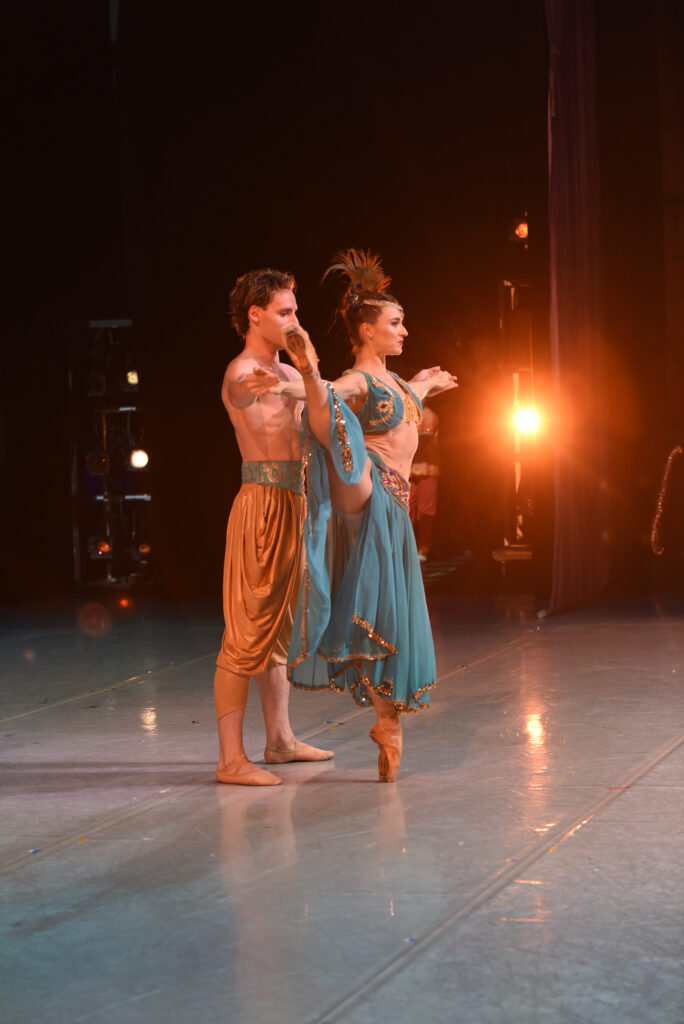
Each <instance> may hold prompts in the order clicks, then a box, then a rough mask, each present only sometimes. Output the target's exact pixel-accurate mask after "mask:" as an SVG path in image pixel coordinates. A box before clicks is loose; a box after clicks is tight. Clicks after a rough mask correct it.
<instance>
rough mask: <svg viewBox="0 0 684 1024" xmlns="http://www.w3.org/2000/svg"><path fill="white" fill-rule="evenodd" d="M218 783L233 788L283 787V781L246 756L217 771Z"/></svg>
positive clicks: (237, 758)
mask: <svg viewBox="0 0 684 1024" xmlns="http://www.w3.org/2000/svg"><path fill="white" fill-rule="evenodd" d="M216 781H217V782H225V783H227V784H228V785H231V786H282V784H283V780H282V779H279V778H278V776H277V775H273V773H272V772H267V771H266V770H265V769H264V768H258V767H257V765H255V764H252V762H251V761H248V760H247V758H246V757H244V755H243V756H242V757H236V758H235V760H234V761H231V762H230V764H227V765H226V766H225V768H217V769H216Z"/></svg>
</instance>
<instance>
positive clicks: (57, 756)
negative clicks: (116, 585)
mask: <svg viewBox="0 0 684 1024" xmlns="http://www.w3.org/2000/svg"><path fill="white" fill-rule="evenodd" d="M430 604H431V611H432V616H433V623H434V632H435V641H436V646H437V653H438V666H439V673H440V684H439V686H438V688H437V690H436V691H435V692H434V699H433V708H432V710H431V711H430V712H427V713H425V714H421V715H413V716H408V717H407V718H406V719H404V721H405V735H406V754H405V757H404V761H403V764H402V768H401V771H400V774H399V779H398V781H397V783H396V784H395V785H380V784H378V783H377V782H376V781H375V780H376V756H377V751H376V747H375V746H374V744H372V743H371V741H370V739H369V737H368V730H369V728H370V726H371V724H372V718H371V713H370V712H368V711H364V710H360V709H358V708H357V707H356V706H355V705H354V704H353V703H352V702H351V700H350V699H349V698H348V697H347V696H344V697H343V696H339V695H336V694H333V693H327V692H326V693H322V694H311V695H309V694H306V693H302V692H300V691H294V692H293V694H292V701H291V711H292V719H293V722H294V724H295V727H296V730H297V732H298V734H299V736H300V737H301V738H303V739H308V740H314V741H317V742H319V743H320V744H321V745H323V746H326V747H331V748H334V750H335V759H334V761H332V762H330V763H327V764H319V765H283V766H282V767H279V768H276V769H275V771H277V772H278V774H279V775H281V777H282V779H283V781H284V783H285V784H284V785H283V786H280V787H277V788H275V789H267V790H254V789H248V788H239V787H228V786H220V785H217V784H216V783H215V782H214V780H213V771H214V765H215V759H216V739H215V722H214V714H213V705H212V679H213V660H214V655H215V650H216V647H217V644H218V642H219V639H220V632H221V624H220V621H219V619H218V617H217V613H218V611H219V610H218V609H217V608H210V607H207V606H206V605H205V606H195V607H192V608H186V609H179V608H172V607H164V606H161V605H157V606H153V605H147V606H145V607H138V608H129V609H128V610H126V611H125V612H124V611H121V612H119V613H117V614H113V615H111V616H110V617H109V616H107V615H106V614H104V615H103V614H102V613H101V612H98V610H97V609H93V608H90V609H86V611H85V613H83V614H82V615H81V623H80V624H78V623H77V618H76V614H75V609H74V608H70V607H61V608H57V609H55V608H42V609H41V608H37V609H14V610H9V611H8V610H6V611H5V612H4V613H3V615H2V623H3V625H2V629H1V631H0V639H1V647H0V652H1V662H0V667H1V668H2V676H3V689H2V716H1V717H2V729H1V732H0V735H1V736H2V754H1V763H0V770H1V772H2V786H3V798H2V799H3V808H2V837H1V846H0V852H1V865H2V872H1V876H0V877H1V879H2V892H3V896H2V906H3V915H2V916H3V924H2V932H3V940H2V972H3V975H4V978H3V984H2V988H3V995H2V1010H1V1011H0V1016H1V1017H2V1021H3V1024H43V1022H45V1024H79V1022H92V1024H157V1022H165V1024H169V1022H172V1024H176V1022H178V1024H195V1022H202V1024H214V1022H222V1024H223V1022H227V1024H314V1022H316V1024H322V1022H332V1021H344V1022H348V1024H377V1022H386V1021H387V1022H390V1021H391V1022H407V1024H408V1022H411V1024H413V1022H414V1021H419V1022H420V1024H432V1022H435V1024H445V1022H453V1024H535V1022H540V1024H541V1022H543V1024H551V1022H553V1024H556V1022H557V1024H627V1022H634V1024H679V1022H682V1021H684V983H683V971H682V951H683V945H684V943H683V941H682V939H683V934H684V926H683V924H682V922H683V920H684V915H683V911H684V897H683V895H682V892H683V889H682V868H681V865H682V860H683V859H684V858H683V856H682V849H683V847H682V833H683V831H684V830H683V828H682V825H683V816H684V799H683V796H684V792H683V790H684V778H683V774H684V773H683V771H682V768H683V764H682V762H683V759H684V747H683V746H682V745H681V743H682V739H683V738H684V731H683V730H684V724H683V721H682V707H683V696H682V684H683V683H684V657H683V654H684V625H683V618H682V605H681V604H679V605H676V604H675V603H674V602H673V601H672V600H671V599H670V600H669V601H668V600H663V601H662V602H657V601H652V602H650V603H643V604H642V605H641V606H640V607H636V606H633V607H629V608H628V607H622V608H621V609H619V610H613V611H611V610H606V609H604V610H593V611H586V612H583V613H575V614H570V615H566V616H562V617H558V618H556V619H544V620H540V619H538V618H537V617H536V615H535V613H534V608H532V607H531V606H530V604H529V602H526V601H525V600H520V601H517V602H516V601H515V599H510V600H499V601H487V602H485V601H475V600H467V599H464V598H463V597H461V598H458V599H457V598H453V597H449V596H446V595H435V596H433V597H432V598H431V601H430ZM108 618H109V619H110V621H109V622H108V621H107V620H108ZM254 698H255V695H254V694H253V699H252V703H251V706H250V708H249V710H248V719H247V730H246V747H247V750H248V753H249V754H250V755H252V756H253V757H254V758H255V759H260V757H261V754H262V750H263V732H262V726H261V719H260V711H259V708H258V701H256V699H254Z"/></svg>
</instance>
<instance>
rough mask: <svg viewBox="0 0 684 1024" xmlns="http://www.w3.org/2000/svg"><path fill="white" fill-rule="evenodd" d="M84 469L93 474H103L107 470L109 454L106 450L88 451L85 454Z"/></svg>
mask: <svg viewBox="0 0 684 1024" xmlns="http://www.w3.org/2000/svg"><path fill="white" fill-rule="evenodd" d="M86 469H87V471H88V472H89V473H92V475H93V476H103V475H104V474H105V473H107V472H108V471H109V456H108V455H107V453H106V452H90V454H89V455H87V456H86Z"/></svg>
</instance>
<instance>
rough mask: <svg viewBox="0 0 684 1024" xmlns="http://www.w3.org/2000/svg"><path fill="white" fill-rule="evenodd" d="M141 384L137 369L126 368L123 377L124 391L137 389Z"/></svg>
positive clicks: (122, 388)
mask: <svg viewBox="0 0 684 1024" xmlns="http://www.w3.org/2000/svg"><path fill="white" fill-rule="evenodd" d="M139 384H140V377H139V375H138V371H137V370H126V372H125V373H124V374H122V377H121V390H122V391H137V390H138V385H139Z"/></svg>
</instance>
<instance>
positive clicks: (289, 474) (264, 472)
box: [242, 459, 304, 494]
mask: <svg viewBox="0 0 684 1024" xmlns="http://www.w3.org/2000/svg"><path fill="white" fill-rule="evenodd" d="M242 482H243V484H263V485H265V486H266V487H281V488H282V489H283V490H284V491H292V492H293V493H294V494H303V493H304V491H303V488H302V463H301V460H300V459H291V460H289V461H283V462H243V463H242Z"/></svg>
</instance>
